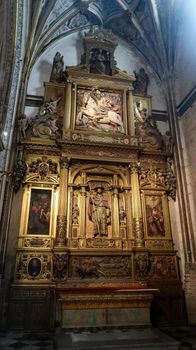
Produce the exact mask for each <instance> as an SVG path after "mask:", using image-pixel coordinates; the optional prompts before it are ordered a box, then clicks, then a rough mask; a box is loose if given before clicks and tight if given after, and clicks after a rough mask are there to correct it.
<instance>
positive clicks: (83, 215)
mask: <svg viewBox="0 0 196 350" xmlns="http://www.w3.org/2000/svg"><path fill="white" fill-rule="evenodd" d="M86 187H87V185H86V173H82V184H81V221H80V222H81V226H80V237H83V238H84V237H86Z"/></svg>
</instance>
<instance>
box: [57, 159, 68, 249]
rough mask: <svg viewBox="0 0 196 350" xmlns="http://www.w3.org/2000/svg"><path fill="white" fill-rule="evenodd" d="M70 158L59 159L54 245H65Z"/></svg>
mask: <svg viewBox="0 0 196 350" xmlns="http://www.w3.org/2000/svg"><path fill="white" fill-rule="evenodd" d="M69 163H70V160H69V159H67V158H64V157H62V158H61V160H60V166H61V172H60V185H59V206H58V215H57V232H56V245H57V246H65V237H66V226H67V191H68V168H69Z"/></svg>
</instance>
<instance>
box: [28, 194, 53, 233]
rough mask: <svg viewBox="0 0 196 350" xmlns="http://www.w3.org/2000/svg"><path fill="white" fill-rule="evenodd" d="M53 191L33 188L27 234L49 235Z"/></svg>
mask: <svg viewBox="0 0 196 350" xmlns="http://www.w3.org/2000/svg"><path fill="white" fill-rule="evenodd" d="M51 199H52V191H51V190H45V189H32V190H31V199H30V206H29V215H28V227H27V234H30V235H49V233H50V218H51Z"/></svg>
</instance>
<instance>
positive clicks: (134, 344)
mask: <svg viewBox="0 0 196 350" xmlns="http://www.w3.org/2000/svg"><path fill="white" fill-rule="evenodd" d="M55 338H56V346H57V349H58V350H74V349H77V350H101V349H103V350H104V349H110V350H119V349H123V350H130V349H135V350H136V349H138V350H152V349H153V350H160V349H164V350H166V349H168V350H178V349H179V343H178V342H177V341H176V340H174V339H173V338H171V337H169V336H168V335H166V334H165V333H163V332H161V331H159V330H157V329H154V328H152V327H137V328H136V327H132V328H128V329H116V328H115V329H110V330H99V331H96V330H94V332H92V330H91V331H88V330H87V331H83V332H76V331H74V332H73V331H69V332H66V331H65V330H64V329H59V330H58V331H57V332H56V337H55Z"/></svg>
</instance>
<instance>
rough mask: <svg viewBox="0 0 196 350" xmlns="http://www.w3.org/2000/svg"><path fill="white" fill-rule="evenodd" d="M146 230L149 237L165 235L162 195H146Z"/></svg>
mask: <svg viewBox="0 0 196 350" xmlns="http://www.w3.org/2000/svg"><path fill="white" fill-rule="evenodd" d="M145 213H146V231H147V236H148V237H154V238H155V237H165V235H166V230H165V219H164V213H163V203H162V197H161V196H158V195H157V196H156V195H153V196H150V195H149V196H145Z"/></svg>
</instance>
